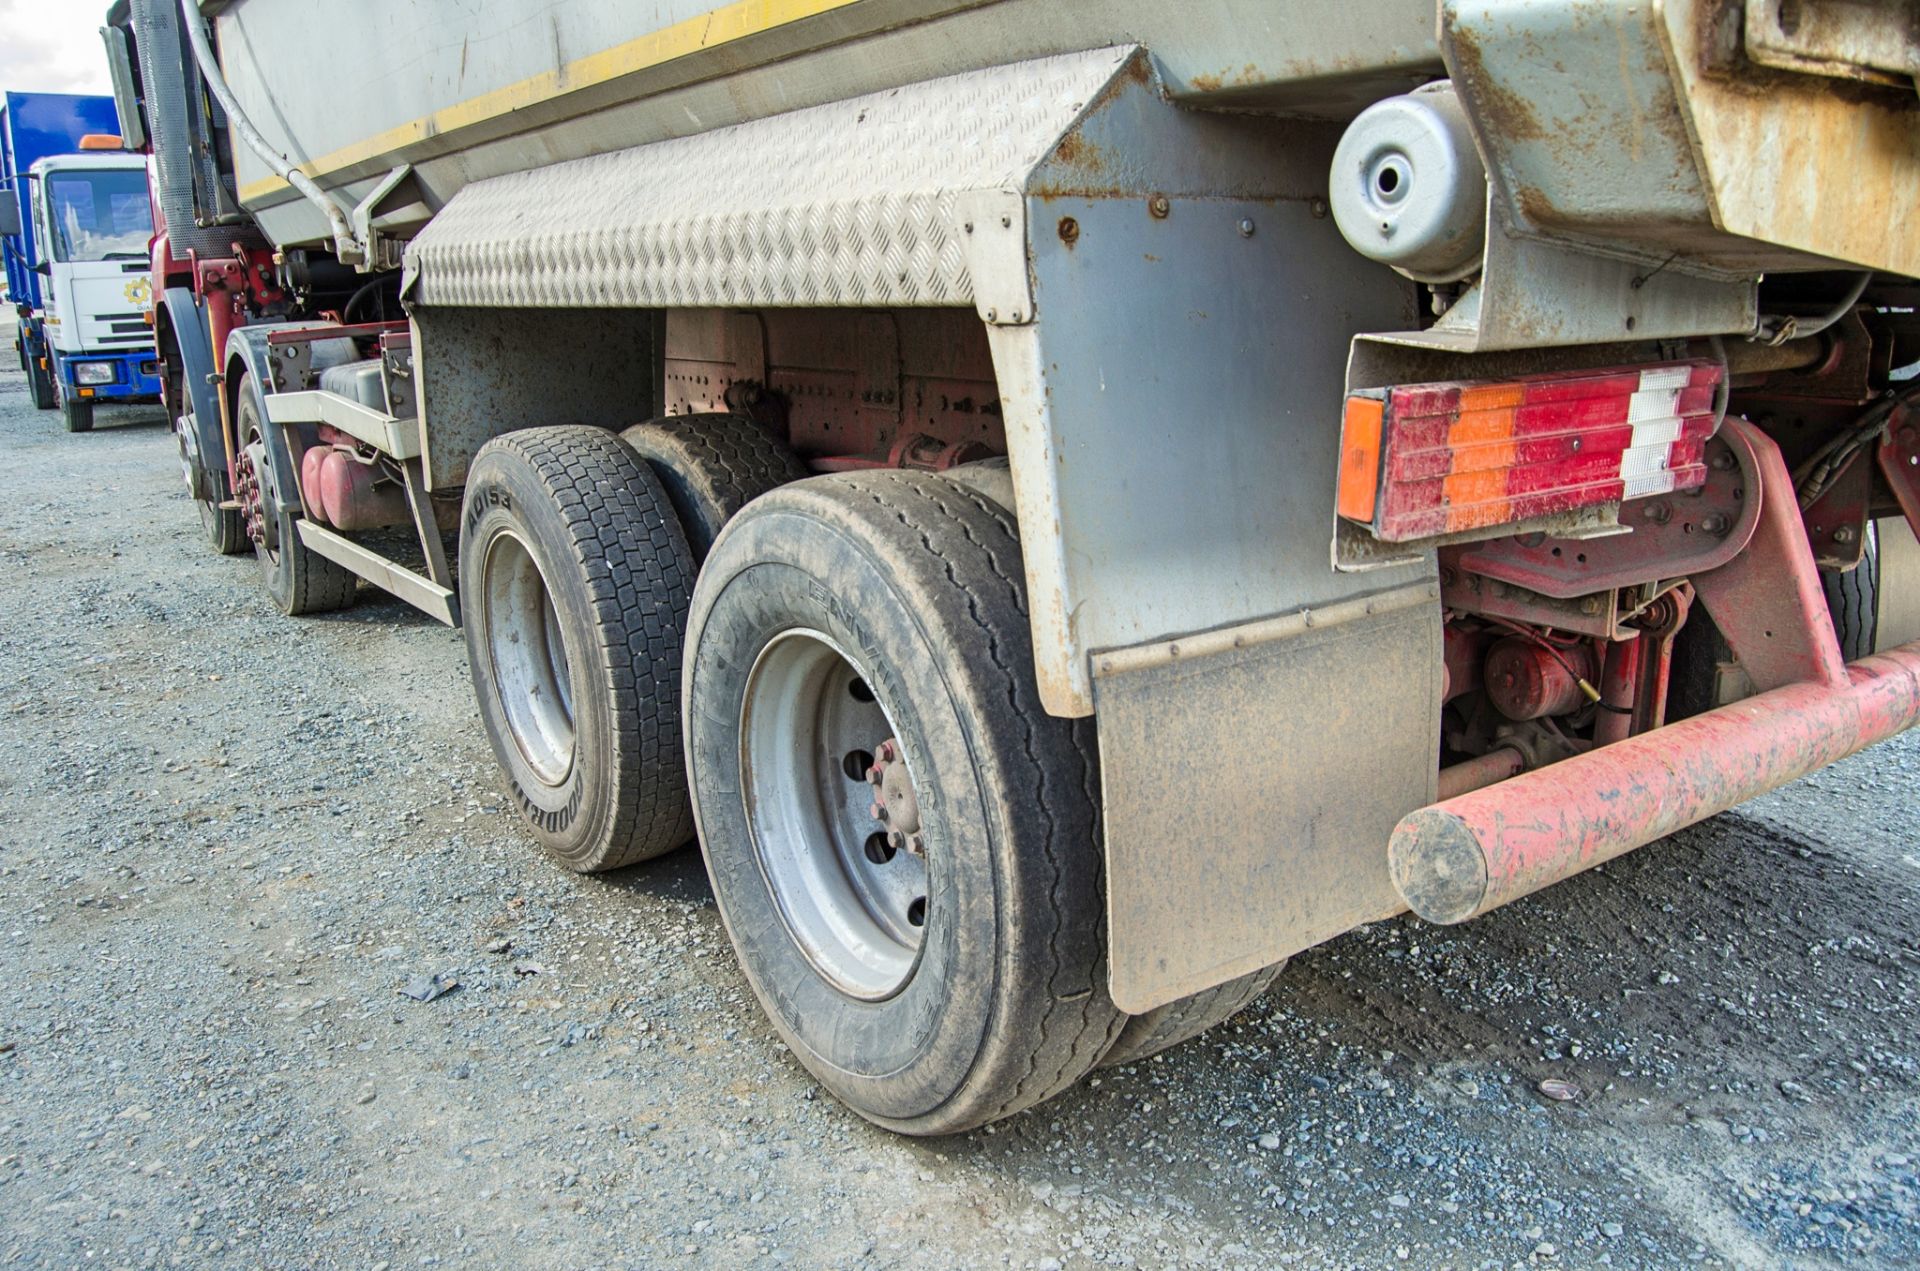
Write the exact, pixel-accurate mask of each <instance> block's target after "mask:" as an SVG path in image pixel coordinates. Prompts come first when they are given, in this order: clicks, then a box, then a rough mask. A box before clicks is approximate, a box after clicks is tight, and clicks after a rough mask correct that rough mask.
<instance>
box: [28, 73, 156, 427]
mask: <svg viewBox="0 0 1920 1271" xmlns="http://www.w3.org/2000/svg"><path fill="white" fill-rule="evenodd" d="M121 145H122V138H121V136H120V127H119V122H118V120H117V118H116V115H115V111H114V101H113V98H111V97H87V96H77V95H74V94H70V93H7V94H5V95H4V96H0V254H4V255H5V258H6V280H7V298H8V299H9V300H10V301H11V302H12V305H13V310H14V346H15V348H16V350H17V351H18V352H19V354H20V369H21V370H22V371H24V372H26V375H27V383H28V386H29V388H30V390H31V392H32V394H33V404H34V405H35V406H38V407H39V408H40V409H41V410H52V409H54V408H55V407H58V408H59V410H60V412H61V415H62V417H63V418H64V419H65V420H66V425H67V429H68V431H70V432H86V431H88V430H89V429H91V428H92V427H93V408H94V405H95V403H97V402H128V401H152V400H155V399H157V398H158V397H159V394H160V379H159V363H158V360H157V359H156V358H155V356H154V348H153V331H152V327H151V321H152V316H153V301H152V290H153V282H152V278H151V275H150V270H149V265H148V257H147V240H148V239H149V237H151V235H152V233H153V211H152V206H151V204H150V203H149V202H148V191H147V161H146V159H145V158H144V157H143V156H142V155H139V154H136V153H128V152H126V151H124V150H122V148H121Z"/></svg>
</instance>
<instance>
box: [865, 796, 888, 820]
mask: <svg viewBox="0 0 1920 1271" xmlns="http://www.w3.org/2000/svg"><path fill="white" fill-rule="evenodd" d="M867 811H868V812H870V813H872V814H873V819H874V820H876V821H884V820H886V819H887V805H886V804H884V803H882V802H880V800H878V799H875V800H874V801H873V806H872V807H870V808H868V809H867Z"/></svg>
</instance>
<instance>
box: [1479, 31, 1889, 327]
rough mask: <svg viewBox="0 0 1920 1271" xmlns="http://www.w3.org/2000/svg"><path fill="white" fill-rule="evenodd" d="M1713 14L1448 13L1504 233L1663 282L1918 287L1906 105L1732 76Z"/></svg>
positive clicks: (1762, 74) (1789, 80) (1784, 78)
mask: <svg viewBox="0 0 1920 1271" xmlns="http://www.w3.org/2000/svg"><path fill="white" fill-rule="evenodd" d="M1718 2H1719V0H1664V3H1660V4H1632V5H1629V4H1590V3H1573V2H1571V0H1446V3H1445V4H1444V5H1443V7H1442V22H1441V43H1442V51H1443V53H1444V55H1445V57H1446V59H1447V63H1448V66H1449V69H1450V70H1451V71H1452V73H1453V82H1454V86H1455V89H1456V91H1457V92H1458V93H1459V95H1460V98H1461V100H1462V101H1463V102H1464V103H1465V104H1466V105H1467V108H1468V112H1469V114H1470V116H1471V117H1472V119H1473V123H1474V127H1475V131H1476V133H1477V135H1478V136H1479V138H1480V141H1481V146H1482V150H1483V152H1484V154H1485V157H1486V159H1487V168H1488V173H1489V176H1490V177H1491V179H1492V181H1493V184H1494V186H1495V188H1496V190H1497V191H1498V199H1497V201H1498V202H1500V203H1503V204H1505V205H1506V207H1507V208H1508V209H1509V210H1510V211H1511V214H1512V217H1513V221H1514V225H1515V228H1516V230H1517V232H1519V233H1520V234H1522V235H1531V236H1541V237H1550V238H1555V239H1561V240H1566V241H1578V242H1584V243H1588V244H1592V245H1596V246H1599V247H1602V248H1604V249H1607V250H1611V251H1613V252H1615V253H1623V254H1626V255H1628V256H1630V257H1632V256H1637V257H1639V258H1641V259H1642V260H1643V261H1645V262H1646V263H1647V264H1649V265H1653V266H1660V267H1662V268H1663V269H1667V270H1670V269H1671V268H1672V267H1673V266H1674V265H1682V266H1684V265H1687V264H1691V265H1693V266H1694V267H1697V268H1701V269H1707V270H1723V271H1728V272H1730V273H1736V274H1748V273H1754V272H1761V271H1779V270H1787V269H1802V270H1804V269H1820V268H1832V267H1835V264H1836V262H1838V263H1842V264H1846V263H1851V264H1855V265H1859V266H1863V267H1870V268H1876V269H1886V270H1891V271H1893V272H1897V273H1903V274H1913V273H1915V272H1920V228H1917V225H1916V219H1917V218H1920V212H1916V211H1915V209H1916V207H1920V126H1917V125H1920V99H1916V98H1915V95H1914V94H1913V93H1912V92H1911V91H1908V92H1905V93H1900V92H1895V91H1893V90H1871V89H1864V88H1861V87H1858V86H1849V87H1848V91H1836V90H1837V87H1838V86H1837V85H1836V84H1835V83H1834V82H1833V81H1832V80H1827V79H1823V78H1821V77H1818V76H1810V75H1798V74H1789V73H1782V72H1778V71H1774V70H1771V69H1768V68H1764V67H1754V66H1752V65H1751V64H1749V63H1745V62H1744V61H1742V60H1741V59H1740V58H1739V56H1738V54H1739V48H1738V40H1739V32H1740V24H1739V23H1738V22H1737V21H1736V22H1734V23H1732V24H1728V23H1720V22H1715V21H1712V20H1711V18H1712V17H1713V15H1714V14H1715V13H1717V12H1720V11H1721V10H1719V9H1716V8H1715V7H1714V6H1715V5H1716V4H1718ZM1898 8H1899V6H1892V5H1889V6H1884V7H1883V10H1882V13H1881V14H1880V16H1879V18H1878V19H1877V21H1878V22H1879V23H1880V24H1882V25H1897V24H1898V23H1899V22H1900V21H1901V20H1902V19H1901V15H1900V14H1899V13H1898V12H1897V10H1898ZM1736 12H1737V11H1736ZM1640 276H1650V275H1646V274H1645V271H1644V270H1642V271H1640ZM1727 329H1732V328H1727Z"/></svg>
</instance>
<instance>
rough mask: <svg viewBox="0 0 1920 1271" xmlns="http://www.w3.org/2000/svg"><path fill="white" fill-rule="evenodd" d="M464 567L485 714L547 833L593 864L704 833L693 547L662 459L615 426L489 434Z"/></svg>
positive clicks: (473, 477) (505, 762)
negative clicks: (651, 462)
mask: <svg viewBox="0 0 1920 1271" xmlns="http://www.w3.org/2000/svg"><path fill="white" fill-rule="evenodd" d="M460 579H461V599H460V610H461V624H462V626H463V627H464V628H465V631H466V638H467V662H468V666H469V669H470V671H471V673H472V676H473V689H474V695H475V697H476V698H477V699H478V701H479V705H480V716H481V719H482V720H483V721H484V722H485V724H486V729H487V738H488V740H489V741H490V742H492V744H493V751H494V754H495V756H496V757H497V758H498V759H499V761H500V766H501V768H502V769H503V770H504V771H505V772H506V775H507V781H508V783H509V785H510V786H511V789H512V794H513V797H514V801H515V802H516V803H517V804H518V805H519V807H520V810H521V813H522V814H523V815H524V816H525V817H526V819H527V823H528V825H529V826H530V827H531V829H532V831H533V834H534V837H535V838H537V839H538V840H539V841H540V843H541V844H542V845H543V846H544V847H546V849H547V850H548V851H550V852H552V853H553V854H554V855H555V856H556V857H558V858H559V859H560V861H561V862H562V863H563V864H565V865H567V866H568V867H569V868H571V869H575V870H579V871H582V872H589V871H594V870H604V869H614V868H617V867H619V866H622V865H630V864H633V863H634V862H636V861H643V860H646V859H648V858H649V857H653V856H658V855H660V854H661V853H663V852H666V851H669V850H671V849H673V848H676V847H679V846H680V845H681V844H683V843H686V842H687V841H688V840H690V839H691V838H692V837H693V816H692V811H691V809H690V808H689V806H688V803H687V782H686V772H685V768H684V766H683V764H684V760H683V758H682V755H681V748H680V651H681V641H682V632H683V631H684V629H685V625H686V618H687V606H688V603H689V594H690V591H691V588H692V585H693V561H692V558H691V556H690V554H689V553H688V551H687V544H686V538H685V537H684V535H683V534H682V532H681V530H680V527H679V525H678V524H677V523H676V522H675V520H674V517H673V511H672V509H671V508H670V507H669V506H668V504H667V498H666V495H665V494H664V493H663V492H662V491H661V489H660V484H659V482H658V480H656V479H655V477H654V476H653V474H652V472H650V471H649V470H648V468H647V465H646V464H644V463H642V462H641V461H640V459H639V458H638V457H637V456H636V455H634V454H633V453H632V452H631V451H629V450H627V449H626V448H625V447H624V446H622V445H621V444H620V441H619V439H618V438H616V437H615V436H614V435H613V434H612V433H610V432H607V431H605V430H603V429H599V428H530V429H526V430H523V431H520V432H512V433H508V434H507V435H505V436H503V437H497V438H495V439H494V440H492V441H490V442H488V443H487V444H486V445H485V446H484V447H482V448H481V450H480V453H479V455H478V456H476V457H475V459H474V461H473V466H472V468H471V470H470V471H469V473H468V476H467V492H466V508H465V512H464V514H463V517H462V529H461V534H460Z"/></svg>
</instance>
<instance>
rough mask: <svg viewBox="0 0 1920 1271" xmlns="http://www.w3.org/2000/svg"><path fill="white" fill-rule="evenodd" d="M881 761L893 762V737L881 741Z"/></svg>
mask: <svg viewBox="0 0 1920 1271" xmlns="http://www.w3.org/2000/svg"><path fill="white" fill-rule="evenodd" d="M880 761H881V762H882V763H892V762H893V741H892V739H891V738H889V739H888V740H886V741H883V742H881V743H880Z"/></svg>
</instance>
